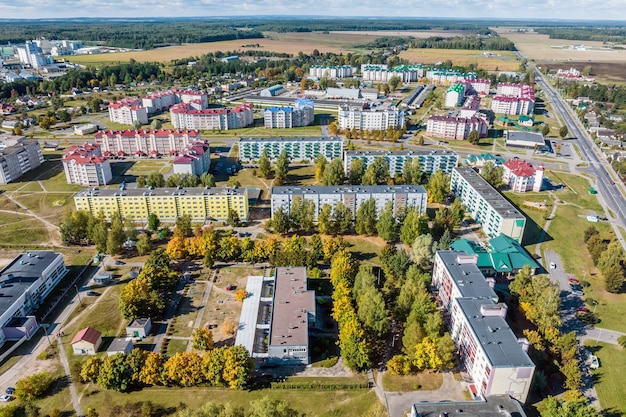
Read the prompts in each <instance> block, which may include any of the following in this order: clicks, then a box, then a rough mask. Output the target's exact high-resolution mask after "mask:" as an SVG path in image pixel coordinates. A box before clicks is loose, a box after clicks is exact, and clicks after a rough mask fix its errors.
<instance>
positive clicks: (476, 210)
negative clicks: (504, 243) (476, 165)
mask: <svg viewBox="0 0 626 417" xmlns="http://www.w3.org/2000/svg"><path fill="white" fill-rule="evenodd" d="M450 191H451V192H452V193H453V194H454V196H455V197H457V198H459V199H460V200H461V202H462V203H463V204H464V205H465V207H466V212H467V214H469V215H470V216H471V217H472V218H473V219H474V220H475V221H476V222H478V223H480V224H481V225H482V229H483V231H484V232H485V234H487V236H489V237H492V238H493V237H496V236H498V235H499V234H500V233H503V234H505V235H507V236H508V237H510V238H512V239H513V240H515V241H516V242H518V243H522V239H523V236H524V228H525V226H526V217H524V215H523V214H522V213H520V211H519V210H518V209H517V208H516V207H515V206H514V205H513V204H511V203H510V202H509V201H508V200H507V199H506V198H504V196H503V195H502V194H500V193H499V192H498V190H496V189H495V188H493V187H492V186H491V184H489V183H488V182H487V181H486V180H485V179H484V178H483V177H481V176H480V175H479V174H478V173H477V172H476V171H474V169H473V168H471V167H456V168H454V169H453V170H452V176H451V180H450Z"/></svg>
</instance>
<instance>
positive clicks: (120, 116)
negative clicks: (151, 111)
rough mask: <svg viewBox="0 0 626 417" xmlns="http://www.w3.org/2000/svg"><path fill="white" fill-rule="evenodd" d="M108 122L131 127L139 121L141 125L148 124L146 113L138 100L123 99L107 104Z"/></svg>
mask: <svg viewBox="0 0 626 417" xmlns="http://www.w3.org/2000/svg"><path fill="white" fill-rule="evenodd" d="M108 109H109V120H111V121H112V122H114V123H119V124H123V125H131V126H132V125H133V124H134V123H135V121H139V122H140V123H141V124H142V125H146V124H148V111H147V110H146V108H145V107H143V103H142V102H141V100H140V99H130V98H129V99H124V100H120V101H114V102H113V103H109V105H108Z"/></svg>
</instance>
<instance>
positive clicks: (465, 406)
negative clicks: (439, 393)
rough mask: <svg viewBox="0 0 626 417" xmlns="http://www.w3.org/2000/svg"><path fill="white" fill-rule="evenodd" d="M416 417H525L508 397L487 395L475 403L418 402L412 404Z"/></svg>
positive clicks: (514, 401) (515, 401) (522, 411)
mask: <svg viewBox="0 0 626 417" xmlns="http://www.w3.org/2000/svg"><path fill="white" fill-rule="evenodd" d="M413 410H414V411H415V414H416V416H417V417H440V416H442V415H443V416H447V417H503V416H505V415H510V416H511V417H526V413H525V412H524V409H523V408H522V405H521V404H520V403H519V402H518V401H517V400H515V399H514V398H512V397H510V396H508V395H489V396H486V397H485V398H484V399H482V398H481V399H478V400H476V401H445V402H420V403H415V404H413Z"/></svg>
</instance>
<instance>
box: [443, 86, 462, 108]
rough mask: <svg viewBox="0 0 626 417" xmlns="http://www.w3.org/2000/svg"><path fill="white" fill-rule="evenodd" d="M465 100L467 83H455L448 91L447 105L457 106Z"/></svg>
mask: <svg viewBox="0 0 626 417" xmlns="http://www.w3.org/2000/svg"><path fill="white" fill-rule="evenodd" d="M464 101H465V84H463V83H454V84H452V85H451V86H450V87H449V88H448V90H447V91H446V99H445V103H446V107H456V106H460V105H461V104H463V102H464Z"/></svg>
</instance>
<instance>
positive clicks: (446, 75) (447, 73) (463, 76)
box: [426, 68, 476, 85]
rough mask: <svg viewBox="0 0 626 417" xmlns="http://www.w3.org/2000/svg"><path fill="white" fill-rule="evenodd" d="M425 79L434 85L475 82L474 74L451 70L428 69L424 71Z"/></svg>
mask: <svg viewBox="0 0 626 417" xmlns="http://www.w3.org/2000/svg"><path fill="white" fill-rule="evenodd" d="M426 79H428V80H429V81H430V82H432V83H434V84H439V85H450V84H454V83H457V82H462V81H470V80H475V79H476V73H474V72H468V73H464V72H461V71H458V70H451V69H441V68H428V69H426Z"/></svg>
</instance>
